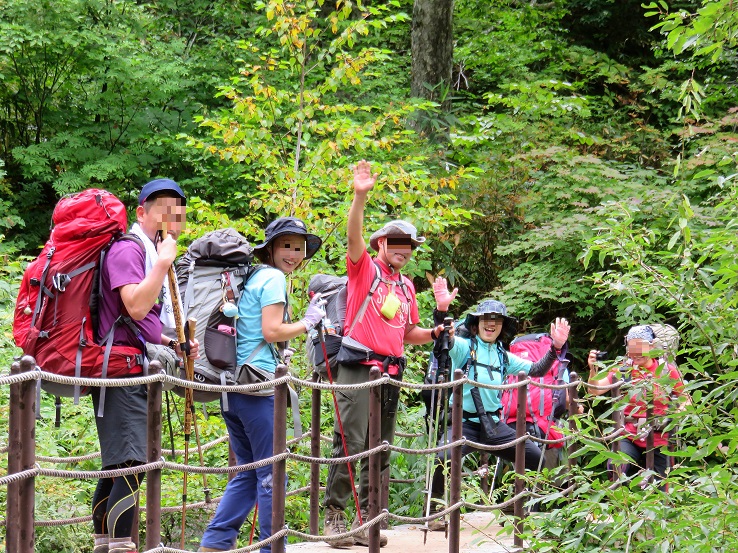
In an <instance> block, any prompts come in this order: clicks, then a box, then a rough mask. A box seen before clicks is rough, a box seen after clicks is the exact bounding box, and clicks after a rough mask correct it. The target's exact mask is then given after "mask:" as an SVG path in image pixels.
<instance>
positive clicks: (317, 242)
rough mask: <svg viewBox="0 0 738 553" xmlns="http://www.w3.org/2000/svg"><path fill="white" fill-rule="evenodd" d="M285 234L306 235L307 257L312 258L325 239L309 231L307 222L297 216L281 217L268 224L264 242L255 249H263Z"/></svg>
mask: <svg viewBox="0 0 738 553" xmlns="http://www.w3.org/2000/svg"><path fill="white" fill-rule="evenodd" d="M285 234H297V235H299V236H304V237H305V259H310V258H311V257H313V256H314V255H315V253H316V252H317V251H318V250H319V249H320V246H321V245H322V244H323V240H322V239H321V238H319V237H318V236H316V235H315V234H312V233H310V232H308V231H307V226H306V225H305V223H304V222H303V221H302V220H301V219H298V218H297V217H280V218H279V219H275V220H274V221H272V222H271V223H269V225H267V228H266V230H265V231H264V242H262V243H261V244H259V245H258V246H254V250H263V249H264V248H266V247H267V246H268V245H269V244H271V243H272V242H273V241H274V239H275V238H279V237H280V236H284V235H285Z"/></svg>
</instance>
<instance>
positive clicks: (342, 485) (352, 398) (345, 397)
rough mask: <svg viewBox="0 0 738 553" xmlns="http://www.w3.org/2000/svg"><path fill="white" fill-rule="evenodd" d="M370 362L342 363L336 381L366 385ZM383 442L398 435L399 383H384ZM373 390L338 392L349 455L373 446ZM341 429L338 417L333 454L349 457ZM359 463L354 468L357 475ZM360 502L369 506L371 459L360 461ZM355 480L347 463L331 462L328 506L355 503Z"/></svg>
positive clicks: (383, 463) (384, 457) (385, 457)
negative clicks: (353, 483)
mask: <svg viewBox="0 0 738 553" xmlns="http://www.w3.org/2000/svg"><path fill="white" fill-rule="evenodd" d="M370 368H371V367H369V366H368V365H339V370H338V375H337V377H336V380H335V383H336V384H362V383H364V382H368V381H369V370H370ZM381 390H382V392H381V394H382V395H381V398H382V441H387V442H389V443H390V444H391V443H392V442H393V441H394V438H395V420H396V418H397V401H398V399H399V395H400V394H399V392H400V389H399V388H397V387H395V386H387V385H385V386H382V387H381ZM369 393H370V390H369V389H368V388H365V389H363V390H349V391H338V390H337V391H336V400H337V401H338V410H339V413H340V415H341V422H342V423H343V433H344V435H345V437H346V446H347V447H348V454H349V455H355V454H357V453H361V452H363V451H366V450H368V449H369ZM345 456H346V454H345V453H344V449H343V441H342V440H341V432H340V430H339V426H338V418H336V421H335V424H334V430H333V457H345ZM389 458H390V452H389V451H384V452H382V460H381V467H380V471H384V470H385V469H386V468H387V467H389ZM355 467H356V464H355V463H352V466H351V470H352V472H353V474H354V475H356V468H355ZM357 491H358V495H359V505H360V508H361V509H368V508H369V458H368V457H365V458H363V459H361V461H360V474H359V489H358V490H357ZM352 495H353V494H352V491H351V480H350V478H349V472H348V466H347V464H346V463H341V464H338V465H330V466H329V468H328V480H327V482H326V486H325V501H324V506H326V507H328V506H333V507H336V508H339V509H341V510H345V509H346V506H347V505H349V504H353V502H354V501H353V497H352Z"/></svg>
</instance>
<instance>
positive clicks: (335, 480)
mask: <svg viewBox="0 0 738 553" xmlns="http://www.w3.org/2000/svg"><path fill="white" fill-rule="evenodd" d="M376 178H377V177H376V175H373V174H372V172H371V167H370V165H369V163H368V162H366V161H363V160H362V161H360V162H359V163H357V164H356V166H355V167H354V178H353V190H354V197H353V201H352V203H351V208H350V210H349V214H348V223H347V236H348V251H347V255H346V267H347V274H348V294H347V306H346V317H345V324H346V326H347V327H348V330H347V331H346V332H345V333H344V335H343V340H342V342H341V347H340V349H339V351H338V354H337V363H338V373H337V375H335V382H336V384H348V385H356V384H363V383H366V382H368V381H369V371H370V370H371V369H372V368H373V367H379V369H380V370H381V371H382V373H384V374H388V375H389V376H390V378H393V379H397V380H401V379H402V375H403V371H404V369H405V357H404V344H418V345H419V344H427V343H430V342H431V341H432V340H433V339H434V338H437V337H438V335H439V333H440V332H441V331H442V330H443V326H442V325H440V326H438V327H436V328H435V329H428V328H421V327H419V326H418V322H419V320H420V317H419V315H418V304H417V301H416V298H415V288H414V286H413V283H412V281H411V280H410V279H409V278H407V277H406V276H404V275H402V274H401V273H400V271H401V270H402V268H403V267H405V265H407V263H408V262H409V261H410V258H411V257H412V254H413V251H414V250H415V249H416V248H418V247H419V246H420V245H421V244H423V243H424V242H425V238H423V237H420V236H418V232H417V229H416V228H415V227H414V226H413V225H412V224H410V223H408V222H407V221H401V220H395V221H391V222H389V223H387V224H386V225H384V226H383V227H382V228H381V229H379V230H378V231H376V232H375V233H374V234H372V235H371V237H370V239H369V246H370V247H371V248H372V249H373V250H374V251H375V252H377V255H376V257H375V258H372V257H371V256H370V255H369V253H368V251H367V248H366V242H365V241H364V237H363V230H364V206H365V204H366V200H367V196H368V194H369V192H370V191H371V190H372V189H373V188H374V184H375V182H376ZM331 369H332V370H333V369H334V368H333V367H331ZM399 393H400V391H399V388H397V387H395V386H392V385H389V384H385V385H383V386H382V388H381V397H382V423H381V428H382V429H381V440H382V441H387V442H389V443H392V442H393V441H394V435H395V420H396V417H397V404H398V400H399ZM337 397H338V399H337V405H338V411H337V413H336V423H335V426H334V434H333V457H343V456H345V455H348V456H351V455H355V454H357V453H361V452H363V451H366V450H367V449H368V445H369V442H368V429H369V389H367V388H364V389H359V390H341V391H340V393H338V394H337ZM389 457H390V453H389V451H385V452H384V453H382V459H381V466H380V471H383V470H384V469H386V468H387V467H388V466H389ZM352 493H355V490H354V483H353V470H352V468H351V466H350V465H348V464H346V463H341V464H332V465H330V467H329V470H328V479H327V481H326V490H325V501H324V505H325V522H324V535H325V536H334V535H336V534H342V533H344V532H346V515H345V513H344V511H345V509H346V507H347V504H348V501H349V499H350V497H351V495H352ZM354 501H355V502H356V503H358V512H357V513H356V518H355V520H354V523H353V526H352V528H356V527H358V526H359V525H360V524H362V523H364V522H367V518H368V507H369V466H368V459H367V458H364V459H362V460H361V468H360V475H359V492H358V494H357V495H354ZM368 534H369V533H368V531H366V530H364V531H363V532H361V533H359V534H357V535H356V536H355V537H346V538H343V539H338V540H334V541H330V542H329V544H330V546H331V547H337V548H341V547H351V546H352V545H354V544H355V543H356V544H358V545H363V546H368V545H369V536H368ZM386 544H387V537H386V535H384V534H381V535H380V546H381V547H383V546H385V545H386Z"/></svg>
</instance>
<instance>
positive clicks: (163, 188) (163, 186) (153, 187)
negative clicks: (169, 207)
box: [138, 179, 187, 205]
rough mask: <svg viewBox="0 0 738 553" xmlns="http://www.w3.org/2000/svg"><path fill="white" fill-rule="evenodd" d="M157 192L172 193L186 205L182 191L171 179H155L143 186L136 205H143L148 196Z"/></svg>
mask: <svg viewBox="0 0 738 553" xmlns="http://www.w3.org/2000/svg"><path fill="white" fill-rule="evenodd" d="M157 192H173V193H174V194H175V195H177V196H179V197H180V198H182V201H183V202H184V203H185V204H186V203H187V198H185V195H184V192H182V189H181V188H180V187H179V185H178V184H177V183H176V182H174V181H173V180H172V179H155V180H152V181H150V182H147V183H146V184H144V186H143V188H142V189H141V193H140V194H139V195H138V205H143V204H144V202H145V201H146V200H148V199H149V197H150V196H153V195H154V194H156V193H157Z"/></svg>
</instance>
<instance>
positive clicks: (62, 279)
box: [51, 273, 72, 292]
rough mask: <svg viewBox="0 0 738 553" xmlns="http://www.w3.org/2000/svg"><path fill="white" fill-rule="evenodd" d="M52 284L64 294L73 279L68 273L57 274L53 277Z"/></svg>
mask: <svg viewBox="0 0 738 553" xmlns="http://www.w3.org/2000/svg"><path fill="white" fill-rule="evenodd" d="M51 282H52V283H53V284H54V288H56V289H57V290H59V291H60V292H64V291H65V290H66V289H67V284H69V283H70V282H72V278H71V277H70V276H69V275H68V274H66V273H57V274H55V275H54V276H53V277H52V279H51Z"/></svg>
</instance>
